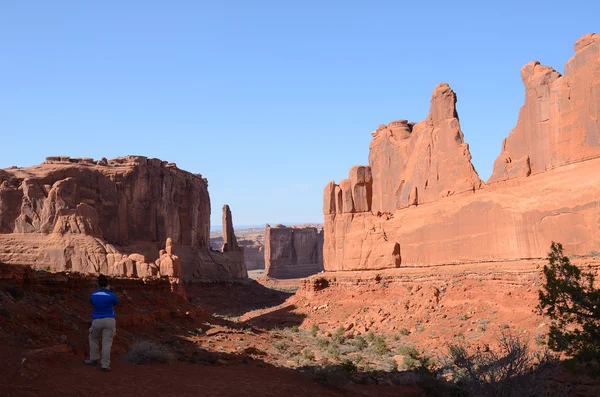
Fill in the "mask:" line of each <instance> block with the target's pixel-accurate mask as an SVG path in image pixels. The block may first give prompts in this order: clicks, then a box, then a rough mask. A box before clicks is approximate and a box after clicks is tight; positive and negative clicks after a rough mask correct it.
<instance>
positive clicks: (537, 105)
mask: <svg viewBox="0 0 600 397" xmlns="http://www.w3.org/2000/svg"><path fill="white" fill-rule="evenodd" d="M598 59H600V35H598V34H588V35H585V36H583V37H582V38H581V39H579V40H578V41H577V43H575V56H574V57H572V58H571V59H570V60H569V62H568V63H567V65H566V66H565V75H564V76H561V75H560V74H559V73H558V72H556V71H555V70H554V69H552V68H551V67H549V66H543V65H540V63H539V62H530V63H528V64H527V65H525V66H524V67H523V69H521V78H522V79H523V84H524V85H525V104H524V105H523V107H522V108H521V111H520V113H519V120H518V121H517V126H516V127H515V129H514V130H512V131H511V132H510V135H509V136H508V138H506V139H505V140H504V142H503V143H502V153H501V154H500V156H499V157H498V159H497V160H496V162H495V163H494V172H493V174H492V176H491V177H490V179H489V180H488V183H489V182H496V181H501V180H506V179H512V178H518V177H524V176H529V175H532V174H538V173H540V172H544V171H546V170H549V169H552V168H555V167H559V166H562V165H565V164H569V163H573V162H577V161H581V160H585V159H589V158H594V157H598V156H600V137H599V135H600V119H599V118H598V113H599V109H600V62H599V61H598Z"/></svg>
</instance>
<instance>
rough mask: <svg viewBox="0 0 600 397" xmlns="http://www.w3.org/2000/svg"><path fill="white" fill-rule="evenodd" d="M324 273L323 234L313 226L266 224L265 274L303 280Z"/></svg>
mask: <svg viewBox="0 0 600 397" xmlns="http://www.w3.org/2000/svg"><path fill="white" fill-rule="evenodd" d="M321 270H323V231H322V230H321V231H319V230H317V228H314V227H303V228H295V227H285V226H283V225H277V226H275V227H271V226H269V225H267V227H266V230H265V274H266V275H267V276H269V277H273V278H301V277H307V276H310V275H312V274H315V273H318V272H320V271H321Z"/></svg>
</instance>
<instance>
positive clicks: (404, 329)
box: [398, 328, 410, 336]
mask: <svg viewBox="0 0 600 397" xmlns="http://www.w3.org/2000/svg"><path fill="white" fill-rule="evenodd" d="M398 332H399V333H400V335H404V336H406V335H409V334H410V331H409V330H407V329H406V328H402V329H401V330H400V331H398Z"/></svg>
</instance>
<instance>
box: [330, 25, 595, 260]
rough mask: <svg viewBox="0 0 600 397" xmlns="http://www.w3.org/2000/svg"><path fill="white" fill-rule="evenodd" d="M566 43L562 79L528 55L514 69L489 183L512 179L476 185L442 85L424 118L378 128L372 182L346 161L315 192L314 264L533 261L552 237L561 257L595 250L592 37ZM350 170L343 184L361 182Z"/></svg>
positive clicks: (452, 98) (452, 104)
mask: <svg viewBox="0 0 600 397" xmlns="http://www.w3.org/2000/svg"><path fill="white" fill-rule="evenodd" d="M575 47H576V48H575V51H576V54H575V56H574V57H573V58H572V59H571V60H570V61H569V62H568V64H567V67H566V68H565V76H563V77H560V76H559V75H558V73H556V72H554V71H553V70H552V69H550V68H547V67H542V66H540V65H539V64H538V63H535V62H534V63H530V64H528V65H526V66H525V67H524V68H523V73H522V74H523V80H524V82H525V85H526V101H525V105H524V106H523V108H522V109H521V114H520V117H519V122H518V123H517V128H515V130H513V131H512V132H511V134H510V136H509V137H508V138H507V139H506V140H505V144H504V149H503V152H502V154H501V156H500V157H499V158H498V160H497V161H496V165H495V170H494V175H492V178H490V180H491V181H498V180H505V179H512V178H517V179H516V180H515V181H510V180H509V181H506V182H503V183H502V184H497V183H494V184H491V185H485V187H484V185H483V183H482V182H481V181H480V180H479V178H478V176H477V173H476V172H475V170H474V169H473V167H472V165H471V161H470V160H471V156H470V154H469V150H468V146H467V145H466V144H465V143H464V141H463V134H462V132H461V130H460V126H459V123H458V116H457V114H456V107H455V102H456V96H455V95H454V93H453V92H452V90H451V89H450V88H449V87H448V86H447V85H446V84H441V85H439V86H437V87H436V89H435V90H434V93H433V96H432V100H431V110H430V112H429V115H428V116H427V119H426V120H425V121H422V122H420V123H416V124H414V123H411V122H408V121H405V120H402V121H397V122H393V123H390V124H389V125H386V126H381V127H379V128H378V130H377V131H375V132H374V133H373V140H372V142H371V146H370V156H369V163H370V165H369V166H370V174H371V178H372V182H370V179H369V177H368V174H369V172H368V169H369V167H361V168H356V167H354V168H353V169H352V170H351V172H350V180H345V181H341V182H340V184H339V189H338V186H336V185H335V183H334V182H330V183H329V184H328V185H327V186H326V187H325V192H324V205H323V208H324V213H325V226H324V230H325V245H324V267H325V269H326V270H360V269H382V268H393V267H400V266H422V265H433V264H447V263H457V262H476V261H485V260H491V261H496V260H512V259H521V258H539V257H544V256H545V255H546V253H547V252H546V251H547V250H548V247H549V246H550V242H551V241H552V240H554V241H560V242H562V243H563V244H564V245H565V246H566V247H567V249H568V252H570V253H573V254H587V253H589V252H590V251H592V250H599V249H600V239H599V237H600V236H599V234H600V231H599V230H598V228H597V226H596V224H597V219H599V218H600V202H599V201H598V197H599V196H600V177H599V176H598V175H597V174H598V173H597V172H596V170H597V167H598V166H600V159H593V160H590V159H592V158H594V157H600V145H599V142H598V132H599V131H600V128H599V126H600V125H599V124H598V123H599V121H598V120H600V72H599V71H600V56H599V54H600V40H599V36H598V35H586V36H584V37H583V38H582V39H580V40H579V41H578V42H577V44H576V46H575ZM584 159H588V161H586V162H583V163H580V164H571V165H566V164H570V163H577V162H581V161H582V160H584ZM559 166H562V167H560V168H557V169H555V170H552V171H548V172H544V173H542V174H540V175H537V176H535V177H529V178H526V177H527V176H529V175H533V174H537V173H540V172H542V171H545V170H550V169H552V168H555V167H559ZM359 169H363V171H362V173H363V175H365V177H364V183H363V185H364V186H365V188H363V187H362V186H363V185H360V184H358V183H355V185H358V186H359V187H358V188H355V187H353V186H354V185H353V184H352V181H353V180H355V181H359V180H360V181H363V179H361V178H360V176H359V175H360V173H359V172H358V170H359ZM369 183H372V197H371V200H372V201H371V204H370V206H371V208H370V211H369V196H368V195H369V193H368V192H369ZM365 194H366V195H367V196H366V200H365V198H364V195H365ZM448 196H451V197H448ZM365 201H366V203H367V204H366V206H365V204H364V203H365ZM357 203H358V205H357Z"/></svg>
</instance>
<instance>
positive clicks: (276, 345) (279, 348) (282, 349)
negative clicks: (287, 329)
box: [273, 342, 290, 354]
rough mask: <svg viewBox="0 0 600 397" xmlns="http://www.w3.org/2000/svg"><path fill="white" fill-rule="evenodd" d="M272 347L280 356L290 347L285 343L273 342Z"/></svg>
mask: <svg viewBox="0 0 600 397" xmlns="http://www.w3.org/2000/svg"><path fill="white" fill-rule="evenodd" d="M273 347H274V348H275V349H277V351H278V352H279V353H281V354H284V353H286V352H287V351H288V349H289V348H290V345H289V344H287V343H286V342H275V343H273Z"/></svg>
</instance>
